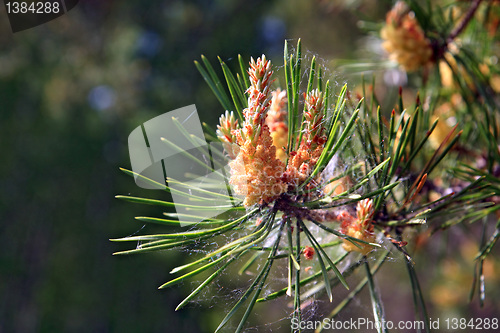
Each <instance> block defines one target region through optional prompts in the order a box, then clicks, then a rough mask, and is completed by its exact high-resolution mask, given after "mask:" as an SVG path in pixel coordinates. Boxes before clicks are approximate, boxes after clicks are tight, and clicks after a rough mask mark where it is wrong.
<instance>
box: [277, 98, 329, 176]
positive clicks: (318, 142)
mask: <svg viewBox="0 0 500 333" xmlns="http://www.w3.org/2000/svg"><path fill="white" fill-rule="evenodd" d="M305 105H306V110H305V112H304V120H305V121H304V125H305V126H304V135H303V138H302V141H301V143H300V146H299V149H298V150H297V151H296V152H293V153H292V156H291V157H290V159H289V161H288V168H287V175H286V176H287V177H288V178H289V179H291V180H295V181H297V182H298V183H302V182H303V181H305V180H306V178H307V177H308V176H309V175H310V174H311V172H312V171H313V169H314V166H315V165H316V163H317V162H318V159H319V157H320V156H321V153H322V152H323V146H324V144H325V142H326V135H325V134H324V132H325V126H324V122H325V119H324V115H325V113H324V108H325V95H324V94H323V93H322V92H320V91H318V90H317V89H315V90H312V91H311V92H310V93H309V94H307V95H306V96H305Z"/></svg>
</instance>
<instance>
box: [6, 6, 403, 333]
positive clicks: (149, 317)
mask: <svg viewBox="0 0 500 333" xmlns="http://www.w3.org/2000/svg"><path fill="white" fill-rule="evenodd" d="M345 2H346V3H351V4H350V6H351V8H353V7H354V8H355V9H356V10H354V11H353V10H348V9H346V8H345V7H343V6H339V5H336V2H333V1H325V0H323V1H320V0H317V1H300V0H272V1H264V0H260V1H236V0H213V1H203V0H197V1H195V0H192V1H111V0H102V1H98V0H87V1H80V4H79V5H78V6H77V7H76V8H75V9H73V10H71V11H70V12H69V13H68V14H66V15H64V16H63V17H60V18H58V19H56V20H54V21H52V22H49V23H47V24H44V25H41V26H38V27H35V28H32V29H29V30H26V31H22V32H19V33H16V34H13V33H12V32H11V29H10V26H9V23H8V20H7V15H6V13H5V7H3V6H0V143H1V147H2V152H1V155H0V156H1V157H0V158H1V163H0V244H1V248H2V249H1V251H0V332H2V333H3V332H171V331H179V332H209V331H213V330H214V328H215V327H217V325H218V322H219V321H220V320H221V319H222V317H223V315H224V311H221V309H225V307H220V306H203V304H201V305H197V306H192V307H188V308H186V309H183V310H182V311H179V312H174V309H175V306H176V305H177V304H178V303H179V302H180V301H181V300H182V299H183V298H184V297H185V296H186V295H187V294H188V293H189V292H190V290H191V288H192V286H190V285H182V286H180V287H178V288H169V289H167V290H162V291H158V290H157V289H156V288H157V287H158V286H159V285H161V284H162V283H163V282H165V281H166V280H167V279H168V275H169V274H168V272H169V271H170V270H171V269H172V268H173V267H175V266H178V265H181V264H182V263H184V262H185V260H186V253H181V252H179V251H175V250H174V251H168V252H164V253H161V254H153V255H138V256H125V257H113V256H112V253H113V252H115V251H118V250H123V249H126V248H127V247H126V246H125V247H124V246H123V245H122V244H116V243H111V242H110V241H109V239H110V238H118V237H124V236H127V235H131V234H134V233H136V232H138V231H139V230H140V229H141V228H142V227H143V225H142V224H140V223H139V222H138V221H135V220H134V219H133V217H134V216H138V215H153V212H154V211H153V210H152V209H151V208H148V207H140V206H135V205H131V204H126V203H123V202H119V201H118V200H116V199H114V196H115V195H116V194H132V195H141V194H142V195H146V196H150V193H146V192H147V191H145V190H141V189H139V188H138V187H137V186H136V185H135V184H134V182H133V180H132V179H131V178H129V177H127V176H126V175H124V174H123V173H122V172H120V171H119V167H126V168H129V167H130V161H129V157H128V147H127V138H128V135H129V133H130V132H131V131H132V130H133V129H134V128H136V127H137V126H139V125H140V124H141V123H143V122H144V121H146V120H149V119H151V118H153V117H155V116H157V115H160V114H162V113H165V112H168V111H171V110H174V109H177V108H180V107H183V106H186V105H189V104H196V106H197V109H198V113H199V114H200V117H201V120H202V121H205V122H207V123H208V124H211V125H213V126H215V124H216V122H217V119H218V116H219V115H220V114H221V113H222V112H223V111H224V110H222V109H221V107H220V105H219V104H218V102H217V100H216V99H215V97H214V96H213V95H212V93H211V91H210V90H209V88H208V86H207V85H206V84H205V82H204V81H203V79H202V77H201V76H200V75H199V73H198V72H197V70H196V68H195V66H194V64H193V61H194V60H198V59H199V58H200V55H201V54H204V55H206V56H207V57H208V59H210V60H211V61H212V63H213V64H215V63H216V56H221V58H222V59H223V60H224V61H226V62H228V63H229V64H230V65H231V64H232V63H233V64H234V60H235V59H236V56H237V55H238V54H242V55H243V56H244V57H246V58H248V57H249V56H254V57H257V56H260V54H262V53H265V54H266V55H267V56H268V57H270V58H272V59H274V60H276V61H275V63H276V64H277V65H278V67H279V65H280V64H281V61H282V60H281V59H282V50H283V42H284V39H286V38H290V39H297V38H299V37H300V38H302V41H303V45H304V48H305V49H306V50H310V52H309V53H311V52H313V53H317V54H319V56H320V58H322V59H324V60H325V61H326V60H329V59H336V58H354V57H355V56H356V52H357V50H358V46H359V40H360V38H362V37H363V34H362V33H361V31H360V30H359V29H358V28H357V21H358V19H359V17H369V18H370V19H371V20H375V21H377V20H381V19H383V17H384V15H385V13H386V11H387V10H388V8H390V5H391V4H390V2H384V3H383V4H380V3H378V4H377V2H369V1H367V2H366V4H363V5H359V4H358V3H359V2H358V1H345ZM354 13H356V14H354ZM339 80H340V81H342V80H343V78H342V77H340V78H339ZM340 83H342V82H340ZM148 228H152V227H148ZM149 230H151V229H149ZM226 278H227V279H228V280H230V276H229V277H226ZM219 291H220V290H219ZM205 297H206V298H207V299H209V298H211V297H212V296H207V295H206V296H205ZM221 303H224V304H223V305H226V307H227V306H229V305H230V304H231V303H232V302H227V301H226V300H223V302H221ZM276 304H277V305H276ZM284 304H285V303H279V302H278V303H274V304H273V305H271V307H275V306H284ZM212 305H213V304H212ZM275 310H276V309H275ZM369 311H370V310H369V307H367V308H365V311H364V312H363V314H365V313H366V314H367V316H369V315H370V312H369ZM411 311H412V309H411V308H410V312H409V314H411ZM288 312H289V311H288V309H286V308H283V309H278V310H276V311H274V312H272V315H273V317H271V318H272V319H270V318H267V317H265V316H263V315H260V316H257V318H253V319H252V320H254V321H255V323H257V322H259V321H260V324H262V323H266V322H267V321H269V320H274V321H277V323H274V324H276V325H275V326H277V327H281V328H282V329H283V330H282V331H289V326H288V323H287V321H286V320H281V319H284V318H285V316H286V315H287V313H288ZM346 318H347V317H346ZM410 318H411V317H410ZM266 327H267V326H264V327H263V328H261V329H260V331H267V329H266ZM269 328H270V327H269Z"/></svg>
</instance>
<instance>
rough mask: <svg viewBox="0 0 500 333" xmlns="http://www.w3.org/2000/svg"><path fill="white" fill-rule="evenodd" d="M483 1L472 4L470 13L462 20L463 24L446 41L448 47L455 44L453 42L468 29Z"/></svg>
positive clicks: (478, 0)
mask: <svg viewBox="0 0 500 333" xmlns="http://www.w3.org/2000/svg"><path fill="white" fill-rule="evenodd" d="M482 1H483V0H474V2H473V3H472V5H471V6H470V8H469V11H468V12H467V13H466V14H465V17H464V19H463V20H462V22H460V24H459V25H457V26H456V27H455V29H453V31H452V32H451V33H450V35H449V36H448V38H447V39H446V46H448V44H450V43H451V42H453V40H454V39H455V38H457V36H458V35H460V34H461V33H462V31H463V30H464V29H465V28H466V27H467V24H469V22H470V20H471V19H472V17H474V14H475V13H476V10H477V9H478V7H479V5H480V4H481V2H482Z"/></svg>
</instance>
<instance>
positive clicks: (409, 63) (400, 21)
mask: <svg viewBox="0 0 500 333" xmlns="http://www.w3.org/2000/svg"><path fill="white" fill-rule="evenodd" d="M380 35H381V37H382V39H384V43H383V44H382V46H383V47H384V49H385V50H386V51H387V52H388V53H389V57H390V59H391V60H394V61H396V62H397V63H398V64H399V65H400V66H401V67H403V68H404V69H405V70H406V71H407V72H412V71H416V70H418V69H419V68H421V67H424V66H426V65H428V64H430V63H431V61H432V48H431V43H430V41H429V39H427V38H426V37H425V34H424V32H423V30H422V28H421V27H420V25H419V23H418V21H417V20H416V18H415V14H414V13H413V12H411V11H410V10H409V8H408V6H407V5H406V4H405V3H404V2H401V1H399V2H397V3H396V5H395V6H394V7H393V9H392V10H391V11H390V12H389V13H388V14H387V17H386V24H385V26H384V27H383V28H382V30H381V31H380Z"/></svg>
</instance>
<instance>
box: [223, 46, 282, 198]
mask: <svg viewBox="0 0 500 333" xmlns="http://www.w3.org/2000/svg"><path fill="white" fill-rule="evenodd" d="M272 73H273V71H272V70H271V62H270V61H269V60H266V57H265V56H264V55H263V56H262V57H261V58H258V59H257V61H255V60H254V59H252V60H251V62H250V68H249V70H248V74H249V77H250V83H251V85H250V88H248V90H247V93H248V94H249V97H248V108H246V109H245V110H244V111H243V115H244V117H245V120H244V122H243V124H242V126H241V128H239V129H238V128H235V127H231V129H230V132H231V134H232V135H233V137H232V139H231V140H234V141H235V143H236V144H237V145H238V146H239V148H238V152H237V154H236V156H235V157H234V159H233V160H232V161H231V162H230V163H229V166H230V167H231V179H230V183H231V184H232V185H233V189H234V191H235V192H236V194H239V195H243V196H245V199H244V201H243V205H244V206H245V207H249V206H252V205H254V204H256V203H268V202H270V201H271V200H272V199H273V198H275V197H277V196H278V195H280V194H281V193H283V192H285V191H286V190H287V185H286V183H284V182H283V180H282V179H281V177H282V175H283V173H284V171H285V165H284V164H283V162H281V161H280V159H279V158H278V157H277V156H276V147H275V146H274V145H273V138H272V137H271V132H270V130H269V126H268V125H267V124H266V117H267V112H268V111H269V107H270V106H271V92H270V85H271V76H272ZM221 124H222V120H221ZM226 125H231V123H230V122H229V123H228V124H226ZM226 127H227V126H226ZM227 129H229V128H227ZM224 130H225V129H224ZM224 130H223V129H220V133H221V134H224V133H225V131H224ZM219 138H220V139H221V140H222V141H223V142H224V140H225V139H227V137H226V135H224V136H221V135H219ZM232 151H235V150H234V149H233V150H232ZM228 154H229V156H230V157H231V153H230V152H228Z"/></svg>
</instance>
